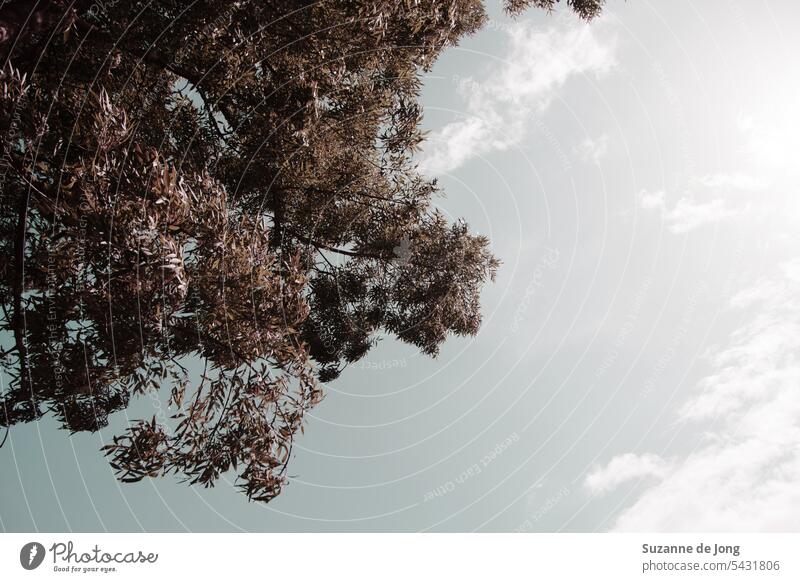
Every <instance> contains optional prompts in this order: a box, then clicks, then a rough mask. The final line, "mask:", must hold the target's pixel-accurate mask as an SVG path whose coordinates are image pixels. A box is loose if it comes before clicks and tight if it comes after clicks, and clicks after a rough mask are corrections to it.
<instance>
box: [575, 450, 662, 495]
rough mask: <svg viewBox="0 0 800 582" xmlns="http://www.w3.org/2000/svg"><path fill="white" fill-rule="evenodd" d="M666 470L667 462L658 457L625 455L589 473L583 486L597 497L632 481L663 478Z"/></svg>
mask: <svg viewBox="0 0 800 582" xmlns="http://www.w3.org/2000/svg"><path fill="white" fill-rule="evenodd" d="M667 470H668V464H667V462H666V461H664V460H663V459H662V458H661V457H659V456H658V455H651V454H645V455H635V454H633V453H625V454H623V455H619V456H616V457H614V458H613V459H611V461H610V462H609V463H608V464H607V465H606V466H605V467H601V468H598V469H595V470H594V471H592V472H591V473H589V475H588V476H587V477H586V481H585V483H584V484H585V486H586V488H587V489H588V490H589V491H590V492H591V493H593V494H595V495H597V494H601V493H606V492H608V491H611V490H613V489H616V488H617V487H619V486H620V485H622V484H623V483H626V482H628V481H632V480H634V479H644V478H646V477H663V476H664V475H666V472H667Z"/></svg>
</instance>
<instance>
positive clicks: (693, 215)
mask: <svg viewBox="0 0 800 582" xmlns="http://www.w3.org/2000/svg"><path fill="white" fill-rule="evenodd" d="M745 213H746V209H745V208H737V207H730V206H728V205H727V204H726V203H725V201H724V200H722V199H721V198H715V199H713V200H710V201H708V202H702V201H701V202H698V201H696V200H693V199H692V198H688V197H684V198H681V199H680V200H678V202H677V203H676V204H675V206H674V207H673V208H672V210H669V211H667V212H666V213H665V214H664V218H665V219H666V221H667V222H668V223H669V230H670V231H671V232H673V233H675V234H683V233H686V232H689V231H690V230H693V229H695V228H697V227H698V226H702V225H704V224H709V223H715V222H720V221H722V220H728V219H730V218H736V217H737V216H742V215H744V214H745Z"/></svg>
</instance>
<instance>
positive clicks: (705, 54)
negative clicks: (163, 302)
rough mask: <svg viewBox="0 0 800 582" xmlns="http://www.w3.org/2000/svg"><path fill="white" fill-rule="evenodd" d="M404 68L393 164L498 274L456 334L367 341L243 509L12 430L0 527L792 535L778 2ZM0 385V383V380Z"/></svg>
mask: <svg viewBox="0 0 800 582" xmlns="http://www.w3.org/2000/svg"><path fill="white" fill-rule="evenodd" d="M489 5H490V9H491V18H490V21H489V22H488V24H487V26H486V27H485V28H484V29H483V30H482V31H481V32H479V33H477V34H475V35H474V36H472V37H470V38H469V39H467V40H466V41H464V42H463V43H462V44H461V45H460V46H459V47H457V48H453V49H450V50H449V51H448V52H446V54H445V55H444V56H443V57H442V58H441V59H440V61H439V62H438V63H437V64H436V65H435V67H434V68H433V69H432V70H431V71H430V72H429V73H428V74H426V77H425V85H424V91H423V95H422V102H423V105H424V107H425V118H424V125H425V128H426V129H427V130H428V131H429V135H428V141H427V143H426V145H425V147H424V150H423V152H422V153H421V154H420V167H421V169H422V171H424V172H425V173H426V174H427V175H429V176H435V177H437V178H438V180H439V182H440V184H441V186H442V189H443V192H444V193H445V194H446V196H443V197H441V198H440V199H438V200H437V204H438V205H439V206H440V207H441V208H442V210H443V211H444V212H445V213H446V214H448V215H449V216H450V217H451V218H452V219H453V220H455V219H457V218H460V217H463V218H464V219H465V220H467V222H469V224H470V225H471V226H472V228H473V229H474V230H477V231H479V232H480V233H482V234H486V235H487V236H488V237H489V238H490V239H491V241H492V246H493V251H494V253H495V254H496V255H497V256H498V257H500V258H501V259H502V260H503V265H502V267H501V269H500V271H499V274H498V278H497V281H496V282H495V283H494V284H492V285H490V286H489V287H487V289H486V291H485V293H484V295H483V309H484V314H485V317H484V324H483V327H482V329H481V331H480V332H479V334H478V335H477V336H476V337H474V338H454V339H452V340H450V341H448V342H447V344H446V345H445V346H444V348H443V349H442V352H441V355H440V356H439V358H438V359H435V360H434V359H431V358H429V357H427V356H424V355H421V354H419V353H417V352H416V351H415V350H414V349H412V348H411V347H409V346H406V345H404V344H401V343H398V342H396V341H394V340H393V339H392V338H389V337H387V338H384V339H383V340H382V341H381V342H380V344H379V346H378V347H377V348H376V349H374V350H373V351H371V352H370V353H369V354H368V355H367V357H366V358H365V359H364V360H363V361H361V362H359V363H358V364H356V365H352V366H350V367H349V368H348V369H347V370H346V371H345V373H344V374H343V375H342V376H341V377H340V378H339V379H338V380H337V381H335V382H334V383H332V384H331V385H330V386H329V387H328V389H327V395H326V397H325V400H324V401H323V402H322V403H321V404H320V405H319V406H318V407H317V408H315V409H314V410H313V411H312V414H311V415H310V417H309V418H308V423H307V426H306V430H305V434H304V435H303V436H302V438H301V439H300V440H299V441H298V444H297V446H296V447H295V452H294V459H293V460H292V463H291V464H290V473H291V475H292V479H291V482H290V484H289V486H288V487H287V489H286V490H285V492H284V493H283V494H282V495H281V496H279V497H278V498H277V499H275V500H274V501H273V502H271V503H269V504H266V505H264V504H254V503H249V502H247V501H246V499H245V498H244V496H243V495H241V494H240V493H238V492H237V491H236V490H235V488H234V486H233V483H232V482H231V480H230V479H224V480H221V481H220V482H219V483H218V484H217V486H216V487H215V488H213V489H203V488H197V487H191V488H190V487H188V486H187V485H186V484H183V483H179V482H178V481H177V480H175V479H172V478H166V479H155V480H149V481H144V482H142V483H139V484H135V485H122V484H119V483H118V482H117V481H115V479H114V477H113V475H112V472H111V470H110V468H109V467H108V465H107V463H106V461H105V460H104V459H103V457H102V456H101V455H100V453H99V452H98V449H99V447H100V446H102V445H103V444H104V443H105V442H107V440H108V439H109V438H110V436H111V435H113V434H114V430H115V429H117V430H118V429H119V428H120V427H122V426H124V425H125V424H126V423H127V422H128V420H129V419H132V418H139V417H140V416H150V415H152V410H153V406H155V405H156V404H157V403H156V402H153V401H147V400H146V399H145V400H144V401H141V402H139V403H137V404H136V405H134V406H133V407H131V409H129V410H128V411H127V412H126V413H124V414H121V415H118V416H117V417H116V418H115V419H114V420H113V423H112V425H111V426H110V427H109V429H107V430H104V431H102V432H101V433H99V434H95V435H85V434H80V435H74V436H72V437H68V435H67V433H65V432H63V431H61V430H58V429H57V427H56V426H55V424H54V423H52V422H40V423H37V424H30V425H26V426H20V427H15V428H14V429H13V430H12V431H11V435H10V437H9V441H8V443H7V444H6V446H5V447H3V448H2V449H0V466H2V468H3V470H2V472H0V490H1V491H2V497H0V528H2V529H3V530H4V531H32V530H40V531H67V530H71V531H465V532H471V531H524V532H534V531H543V532H557V531H642V530H646V531H695V530H696V531H784V530H793V529H795V530H796V529H797V524H798V523H800V398H798V394H797V391H798V389H799V388H800V255H799V254H798V249H799V248H800V238H798V236H797V234H796V231H797V224H798V219H800V204H798V200H797V197H796V184H797V183H798V178H799V177H800V176H798V174H800V167H799V166H798V165H797V164H796V163H794V160H793V158H794V156H795V155H796V152H797V151H798V145H800V143H798V142H800V133H798V131H797V128H798V127H800V123H799V122H800V109H799V108H797V107H796V104H797V103H798V102H800V100H799V99H798V98H800V71H798V69H797V67H796V66H795V60H796V55H797V54H798V53H799V52H800V38H798V37H797V35H796V34H793V32H794V28H795V25H796V23H798V22H800V5H798V4H797V3H795V2H792V1H789V0H785V1H773V2H766V1H762V2H759V1H753V0H748V1H744V0H726V1H722V0H706V1H703V2H699V1H696V2H690V1H686V0H675V1H672V2H655V1H654V0H649V1H646V0H630V1H628V2H623V1H621V0H610V1H609V3H608V7H607V9H606V11H605V13H604V14H603V16H602V17H601V18H599V19H598V20H596V21H594V22H592V23H591V24H588V25H587V24H585V23H582V22H580V21H579V20H578V19H577V18H576V17H574V16H571V15H569V14H567V13H566V12H565V11H564V10H558V11H556V12H555V13H553V14H546V13H543V12H536V11H529V12H528V13H526V14H525V15H524V16H523V17H521V18H519V19H516V20H512V19H509V18H507V17H506V16H505V15H503V14H502V12H501V10H500V9H499V7H498V6H497V5H496V4H495V3H492V2H490V3H489ZM4 381H5V379H4Z"/></svg>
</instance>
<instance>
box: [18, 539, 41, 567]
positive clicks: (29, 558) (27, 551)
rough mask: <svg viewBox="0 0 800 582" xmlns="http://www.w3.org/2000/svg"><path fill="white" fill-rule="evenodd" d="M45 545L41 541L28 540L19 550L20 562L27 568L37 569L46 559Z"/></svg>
mask: <svg viewBox="0 0 800 582" xmlns="http://www.w3.org/2000/svg"><path fill="white" fill-rule="evenodd" d="M44 554H45V551H44V546H43V545H42V544H40V543H39V542H28V543H27V544H25V545H24V546H22V549H21V550H20V551H19V563H20V564H22V567H23V568H25V569H26V570H35V569H36V568H38V567H39V566H41V564H42V562H43V561H44Z"/></svg>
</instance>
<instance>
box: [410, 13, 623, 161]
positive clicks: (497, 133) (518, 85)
mask: <svg viewBox="0 0 800 582" xmlns="http://www.w3.org/2000/svg"><path fill="white" fill-rule="evenodd" d="M602 30H603V27H602V23H601V22H594V23H592V26H591V27H589V26H588V25H587V24H585V23H579V22H576V21H575V20H574V19H570V20H565V19H559V20H554V21H553V23H552V24H551V25H549V26H548V27H547V28H545V29H542V28H540V27H536V26H534V25H533V24H532V23H531V22H527V21H523V22H518V23H515V24H512V25H511V26H509V27H508V28H507V31H506V32H507V34H508V50H507V52H506V55H505V58H504V59H503V61H502V62H499V63H498V66H497V67H496V68H495V69H494V71H493V72H492V73H490V74H489V76H488V77H487V78H486V79H485V80H483V81H480V82H479V81H476V80H474V79H473V78H468V79H464V80H463V81H462V82H461V83H460V85H459V92H460V93H461V94H462V96H463V97H464V99H465V101H466V104H465V111H464V118H463V119H460V120H458V121H454V122H452V123H450V124H448V125H446V126H445V127H443V128H442V129H440V130H438V131H435V132H433V133H432V134H431V135H430V136H429V138H428V140H427V142H426V145H425V149H424V152H423V156H422V159H421V162H420V169H421V171H423V172H425V173H427V174H441V173H445V172H450V171H452V170H454V169H456V168H458V167H459V166H461V165H462V164H464V163H465V162H466V161H467V160H469V159H470V158H473V157H475V156H480V155H486V154H488V153H490V152H493V151H503V150H506V149H508V148H510V147H513V146H515V145H517V144H519V143H520V141H521V140H522V139H523V138H524V137H525V135H526V132H527V128H528V126H529V125H530V123H529V122H530V119H531V117H532V116H533V115H534V114H535V113H541V112H542V111H544V110H545V109H547V107H548V106H549V105H550V103H551V101H552V100H553V99H554V98H555V96H556V94H557V92H558V90H559V89H560V88H561V87H562V86H563V85H564V84H565V83H566V82H567V80H568V79H570V78H571V77H574V76H577V75H589V74H592V75H599V74H603V73H606V72H608V71H610V70H611V69H612V67H613V66H614V62H615V61H614V51H615V42H614V40H613V39H606V38H604V39H602V40H601V39H600V38H598V33H599V32H600V31H602Z"/></svg>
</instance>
